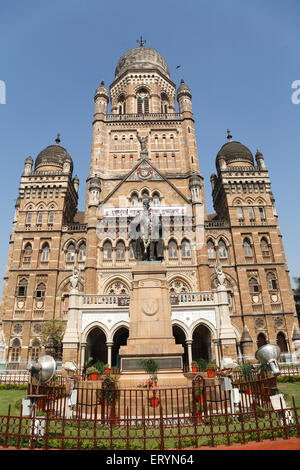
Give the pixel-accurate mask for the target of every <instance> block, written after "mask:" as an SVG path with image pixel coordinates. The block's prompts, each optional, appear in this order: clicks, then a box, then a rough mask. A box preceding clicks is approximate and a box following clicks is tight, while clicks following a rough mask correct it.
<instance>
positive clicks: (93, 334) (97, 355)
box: [85, 327, 107, 364]
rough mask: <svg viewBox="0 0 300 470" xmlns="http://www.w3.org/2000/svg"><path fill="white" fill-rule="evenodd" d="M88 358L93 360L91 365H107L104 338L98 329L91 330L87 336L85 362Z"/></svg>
mask: <svg viewBox="0 0 300 470" xmlns="http://www.w3.org/2000/svg"><path fill="white" fill-rule="evenodd" d="M89 357H92V358H93V363H95V362H97V361H101V362H103V363H104V364H106V363H107V346H106V336H105V334H104V332H103V331H102V330H101V328H99V327H95V328H93V329H92V330H91V331H90V332H89V334H88V336H87V340H86V356H85V360H87V359H88V358H89Z"/></svg>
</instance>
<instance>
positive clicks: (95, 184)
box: [89, 176, 101, 190]
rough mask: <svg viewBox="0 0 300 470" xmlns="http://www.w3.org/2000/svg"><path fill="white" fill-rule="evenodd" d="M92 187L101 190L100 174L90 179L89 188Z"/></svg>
mask: <svg viewBox="0 0 300 470" xmlns="http://www.w3.org/2000/svg"><path fill="white" fill-rule="evenodd" d="M92 189H99V190H101V181H100V178H99V177H98V176H92V178H91V179H90V181H89V190H92Z"/></svg>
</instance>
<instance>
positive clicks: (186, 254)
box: [181, 239, 191, 258]
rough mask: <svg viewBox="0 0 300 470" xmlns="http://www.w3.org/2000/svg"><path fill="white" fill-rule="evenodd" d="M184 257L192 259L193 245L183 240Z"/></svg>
mask: <svg viewBox="0 0 300 470" xmlns="http://www.w3.org/2000/svg"><path fill="white" fill-rule="evenodd" d="M181 246H182V257H183V258H190V257H191V245H190V242H189V241H188V240H186V239H184V240H182V245H181Z"/></svg>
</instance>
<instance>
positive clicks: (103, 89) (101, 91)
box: [94, 80, 109, 102]
mask: <svg viewBox="0 0 300 470" xmlns="http://www.w3.org/2000/svg"><path fill="white" fill-rule="evenodd" d="M101 96H102V97H104V98H105V99H106V100H107V102H108V101H109V92H108V89H107V88H106V86H105V84H104V81H103V80H102V82H101V84H100V86H98V88H97V90H96V91H95V96H94V100H95V101H96V99H97V98H99V97H101Z"/></svg>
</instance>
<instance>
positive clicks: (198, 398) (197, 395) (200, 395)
mask: <svg viewBox="0 0 300 470" xmlns="http://www.w3.org/2000/svg"><path fill="white" fill-rule="evenodd" d="M203 391H204V389H203V387H202V386H201V385H199V384H197V386H196V388H195V399H196V402H198V403H201V405H202V404H203Z"/></svg>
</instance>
